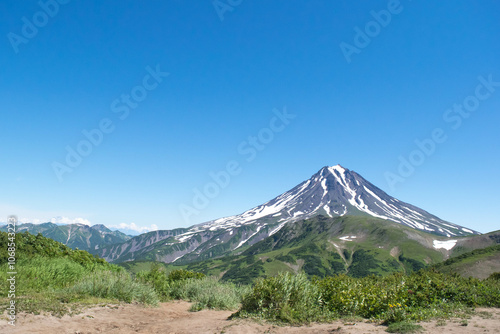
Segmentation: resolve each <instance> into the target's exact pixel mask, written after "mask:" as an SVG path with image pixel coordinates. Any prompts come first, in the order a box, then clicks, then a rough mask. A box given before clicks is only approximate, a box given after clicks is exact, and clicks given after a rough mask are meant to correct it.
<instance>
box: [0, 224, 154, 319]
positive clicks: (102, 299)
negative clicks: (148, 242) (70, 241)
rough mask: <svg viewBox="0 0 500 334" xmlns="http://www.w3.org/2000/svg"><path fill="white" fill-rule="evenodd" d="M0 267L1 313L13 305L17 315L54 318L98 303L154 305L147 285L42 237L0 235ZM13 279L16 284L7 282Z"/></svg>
mask: <svg viewBox="0 0 500 334" xmlns="http://www.w3.org/2000/svg"><path fill="white" fill-rule="evenodd" d="M13 243H14V244H15V245H14V246H13ZM14 248H15V249H14ZM14 252H15V254H14ZM13 258H14V259H13ZM0 266H1V267H3V268H4V270H1V271H0V308H2V309H3V310H5V309H6V308H7V306H8V305H10V303H11V301H15V304H16V309H17V311H25V312H34V313H38V312H40V311H48V312H51V313H52V314H57V315H61V314H65V313H68V312H74V311H77V310H78V309H79V308H80V307H82V306H84V305H95V304H98V303H106V302H118V301H125V302H132V301H135V302H142V303H150V304H155V303H157V302H158V297H157V295H156V293H155V292H154V290H153V289H152V288H151V287H150V286H148V285H145V284H141V283H140V282H137V281H135V280H133V278H132V277H131V276H130V274H129V273H127V272H126V271H125V270H124V269H123V268H121V267H119V266H116V265H113V264H109V263H107V262H106V261H105V260H104V259H101V258H98V257H96V256H94V255H92V254H90V253H88V252H86V251H83V250H75V249H71V248H70V247H68V246H66V245H63V244H62V243H60V242H57V241H55V240H52V239H50V238H46V237H44V236H42V235H41V234H38V235H33V234H30V233H28V232H23V233H17V234H16V235H15V238H14V237H13V236H12V235H10V236H9V234H8V233H6V232H0ZM7 268H8V270H7ZM9 272H14V273H15V274H11V273H9ZM12 276H14V281H12V280H9V281H8V280H7V279H11V278H12ZM12 287H15V288H12ZM12 296H14V299H12Z"/></svg>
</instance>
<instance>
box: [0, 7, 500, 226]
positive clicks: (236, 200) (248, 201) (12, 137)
mask: <svg viewBox="0 0 500 334" xmlns="http://www.w3.org/2000/svg"><path fill="white" fill-rule="evenodd" d="M61 2H68V3H64V4H59V3H58V2H57V3H56V2H53V1H48V0H42V3H49V5H47V6H46V9H45V10H46V11H48V12H50V15H48V14H45V12H41V11H43V10H44V9H42V7H41V6H40V4H39V3H38V1H34V0H30V1H16V0H6V1H2V2H1V3H0V13H1V14H0V15H1V18H0V31H1V33H2V34H1V43H0V65H1V77H0V78H1V80H0V100H1V101H2V106H1V115H2V122H1V123H0V126H1V131H0V139H1V142H2V145H1V146H0V159H1V161H2V163H1V164H0V178H1V185H2V191H1V195H0V221H5V220H7V216H8V215H10V214H16V215H18V216H19V218H20V219H21V220H23V221H48V220H51V219H53V218H55V217H59V218H55V221H60V222H61V221H62V222H64V221H66V222H72V221H88V222H90V223H91V224H98V223H101V224H106V225H112V226H118V225H119V224H127V225H130V224H132V223H134V224H135V225H136V226H139V227H148V228H151V227H152V228H155V226H156V227H157V228H160V229H170V228H175V227H181V226H189V225H192V224H195V223H201V222H204V221H207V220H210V219H215V218H219V217H222V216H228V215H232V214H238V213H241V212H243V211H245V210H247V209H250V208H252V207H254V206H256V205H258V204H261V203H263V202H265V201H267V200H269V199H271V198H273V197H275V196H276V195H278V194H281V193H282V192H284V191H286V190H288V189H290V188H292V187H293V186H295V185H296V184H298V183H299V182H301V181H303V180H305V179H307V178H309V177H310V176H311V175H312V174H314V173H315V172H317V171H318V170H319V169H320V168H321V167H323V166H325V165H335V164H341V165H342V166H344V167H346V168H349V169H351V170H355V171H356V172H358V173H360V174H361V175H363V176H364V177H365V178H366V179H368V180H369V181H371V182H372V183H374V184H375V185H377V186H378V187H380V188H381V189H383V190H385V191H386V192H388V193H389V194H390V195H392V196H395V197H396V198H399V199H400V200H403V201H407V202H409V203H412V204H414V205H417V206H419V207H421V208H423V209H425V210H427V211H429V212H431V213H433V214H435V215H437V216H439V217H441V218H443V219H445V220H448V221H451V222H453V223H457V224H461V225H464V226H467V227H469V228H474V229H476V230H479V231H481V232H488V231H492V230H496V229H499V228H500V218H499V215H498V213H497V208H498V202H500V195H499V191H498V189H500V178H499V177H498V171H499V170H500V155H499V153H500V152H499V150H500V131H499V130H498V129H499V126H500V113H499V111H500V85H499V84H498V83H497V84H489V86H488V87H489V88H488V87H485V86H484V84H481V81H480V80H479V79H478V77H482V78H483V79H484V80H486V81H488V78H489V76H490V79H491V80H492V81H494V82H500V41H499V39H500V38H499V37H500V20H498V13H499V11H500V4H499V3H498V2H496V1H481V2H480V3H479V2H476V1H460V2H457V1H439V2H436V1H409V0H402V1H401V2H400V3H399V5H395V4H394V3H393V2H392V1H363V2H358V1H356V2H355V3H353V2H352V1H289V0H286V1H285V0H281V1H264V0H260V1H248V0H243V1H240V2H238V1H234V0H233V1H232V2H229V1H228V0H221V1H219V3H218V7H217V8H216V7H215V6H214V4H213V2H212V1H210V0H205V1H197V2H196V4H194V2H188V1H117V0H115V1H77V0H73V1H67V0H66V1H62V0H61ZM54 3H56V4H57V6H55V5H54ZM229 3H233V4H234V5H235V6H232V5H230V4H229ZM238 3H239V4H238ZM388 8H389V9H390V10H391V11H392V12H388V11H386V12H382V13H381V14H379V16H380V17H379V20H385V21H383V22H382V21H381V22H382V24H381V23H375V22H376V21H375V18H374V16H373V14H371V11H375V12H376V13H380V11H382V10H387V9H388ZM387 13H389V14H390V22H388V21H389V18H388V16H387V15H385V16H384V14H387ZM375 16H377V15H375ZM23 18H24V19H23ZM221 18H222V19H221ZM33 28H34V29H36V30H34V29H33ZM366 29H368V33H369V35H371V37H370V36H368V35H367V36H362V35H361V34H360V33H359V31H361V32H362V33H363V34H365V33H366ZM370 29H371V30H370ZM357 35H358V36H357ZM363 37H365V38H364V40H363ZM367 39H368V40H367ZM356 43H357V46H356ZM342 45H343V46H344V47H342ZM346 45H350V49H348V50H351V51H352V50H353V48H356V52H354V53H353V52H351V51H349V52H351V53H350V54H349V52H347V53H348V54H347V57H346V56H345V54H344V53H346V51H345V50H346V49H345V46H346ZM343 50H344V51H343ZM348 60H349V61H350V62H348ZM154 71H160V72H162V73H160V75H158V74H157V75H156V78H157V80H155V79H154V77H153V76H151V75H150V74H149V72H154ZM164 72H168V73H169V75H168V76H167V75H166V74H164ZM491 80H490V81H491ZM480 85H483V86H481V87H479V88H478V86H480ZM146 86H147V87H148V89H149V90H146V89H145V88H144V87H146ZM488 89H489V90H488ZM132 93H133V94H135V95H134V96H135V98H136V99H137V100H133V99H134V97H132V100H129V101H128V102H127V101H126V98H127V97H126V96H127V95H129V96H130V95H131V94H132ZM144 93H145V94H147V95H146V96H144ZM141 94H142V95H141ZM477 94H479V95H478V96H479V97H480V98H481V99H479V98H478V97H476V96H477ZM139 100H140V101H139ZM464 101H466V102H464ZM127 103H128V105H127ZM463 103H469V105H468V108H469V109H471V110H473V111H471V112H470V113H468V115H467V117H465V116H460V114H459V113H458V112H455V111H453V110H452V111H450V112H447V110H448V109H450V108H453V105H454V104H457V105H462V104H463ZM284 107H286V110H287V112H288V113H289V114H293V115H295V116H296V117H295V118H293V119H290V120H289V121H288V123H289V124H287V125H285V126H282V125H283V124H282V123H279V121H277V120H275V119H274V118H273V117H275V114H274V113H273V110H274V109H277V110H280V111H283V108H284ZM127 109H128V110H127ZM127 111H128V114H126V112H127ZM120 117H121V118H120ZM270 122H271V123H273V126H274V129H275V130H281V131H274V132H272V131H270V130H265V128H269V126H270ZM103 124H104V125H103ZM99 126H103V129H104V130H106V131H107V133H102V138H100V137H99V135H96V136H95V137H94V141H95V142H96V143H97V144H96V145H94V144H92V146H90V149H89V147H88V146H85V145H86V144H85V143H83V144H82V141H85V140H86V137H85V136H84V134H83V133H82V131H84V130H86V131H91V130H93V129H96V128H99ZM435 129H441V130H442V136H441V137H443V136H446V140H445V141H444V142H442V140H441V142H438V143H436V142H434V143H435V145H436V147H435V149H434V150H433V152H431V153H430V154H428V155H425V157H424V159H422V156H421V155H419V154H420V153H415V150H418V146H417V145H416V144H415V140H417V139H418V140H424V139H426V138H432V132H433V131H434V130H435ZM99 131H101V130H99ZM95 133H96V132H94V134H95ZM259 134H260V135H261V139H263V140H264V141H265V142H266V143H265V144H263V143H262V142H258V143H257V144H255V145H256V147H258V148H259V149H260V150H259V151H257V150H255V152H257V153H256V154H255V155H253V154H252V153H251V143H250V141H249V139H248V137H249V136H257V138H259V137H258V135H259ZM270 136H272V137H273V138H272V140H271V137H270ZM441 137H440V138H441ZM441 139H442V138H441ZM258 140H260V139H258ZM79 143H80V149H81V150H83V151H82V152H88V150H90V151H91V152H90V153H89V154H88V155H87V156H85V157H83V158H82V159H81V162H79V163H76V162H75V161H73V165H74V166H76V167H71V166H69V165H67V164H66V162H65V159H66V155H67V153H68V151H67V148H70V149H73V150H76V149H77V147H78V145H79ZM87 144H88V143H87ZM238 147H240V149H238ZM85 149H87V151H85ZM412 153H413V155H412ZM410 156H412V158H413V161H414V162H415V163H416V164H418V166H415V167H414V171H413V172H412V173H408V174H405V176H404V177H403V178H404V182H400V181H401V179H398V181H397V182H396V183H395V184H393V186H391V185H390V182H388V181H387V172H391V173H393V175H396V174H397V173H398V166H399V165H400V160H399V157H404V158H406V159H409V158H410ZM250 158H253V159H250ZM418 159H420V160H418ZM247 160H252V161H250V162H249V161H247ZM422 160H423V161H422ZM230 161H235V162H237V163H238V164H239V165H238V166H239V168H240V169H241V170H240V173H239V174H237V175H232V176H231V177H230V181H229V184H228V185H227V186H226V187H224V188H223V189H219V191H218V194H217V195H216V196H214V198H212V199H210V200H209V203H208V204H206V203H204V205H203V208H202V209H200V210H197V211H198V212H197V213H196V214H192V215H191V216H190V217H189V220H186V219H184V218H183V216H182V215H181V213H180V210H179V207H180V205H181V204H184V205H187V206H192V205H193V203H192V201H193V196H194V189H195V188H198V189H200V190H202V189H203V188H204V186H205V185H207V184H208V183H209V182H210V181H211V177H210V174H209V173H210V172H211V171H213V172H217V171H221V170H224V169H226V165H227V163H228V162H230ZM57 163H59V165H57ZM55 165H57V166H59V176H60V177H58V175H57V173H56V172H55V169H54V166H55ZM62 165H65V166H66V167H65V168H67V169H61V166H62ZM68 169H71V172H69V171H68ZM61 173H62V175H61ZM409 174H411V175H409ZM400 177H401V175H400ZM199 208H201V206H199ZM153 224H154V225H155V226H153Z"/></svg>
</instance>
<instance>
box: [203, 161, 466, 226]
mask: <svg viewBox="0 0 500 334" xmlns="http://www.w3.org/2000/svg"><path fill="white" fill-rule="evenodd" d="M319 214H322V215H325V216H329V217H337V216H344V215H370V216H373V217H377V218H382V219H387V220H391V221H393V222H396V223H400V224H404V225H407V226H409V227H413V228H416V229H419V230H424V231H427V232H431V233H436V234H441V235H445V236H459V235H468V234H471V233H474V231H471V230H469V229H466V228H463V227H461V226H458V225H455V224H452V223H449V222H446V221H444V220H442V219H439V218H438V217H436V216H434V215H431V214H430V213H428V212H427V211H424V210H422V209H420V208H417V207H416V206H413V205H411V204H408V203H404V202H401V201H399V200H398V199H396V198H394V197H391V196H389V195H388V194H386V193H385V192H384V191H382V190H381V189H379V188H377V187H376V186H374V185H373V184H371V183H370V182H368V181H367V180H365V179H364V178H363V177H362V176H361V175H359V174H357V173H356V172H354V171H350V170H349V169H346V168H344V167H342V166H340V165H336V166H333V167H323V168H322V169H321V170H320V171H319V172H317V173H316V174H314V175H313V176H312V177H311V178H310V179H309V180H307V181H304V182H302V183H301V184H299V185H298V186H296V187H295V188H293V189H291V190H289V191H287V192H285V193H283V194H281V195H280V196H278V197H276V198H274V199H272V200H270V201H269V202H267V203H265V204H262V205H259V206H257V207H255V208H253V209H251V210H248V211H246V212H244V213H242V214H240V215H236V216H231V217H225V218H220V219H217V220H213V221H210V222H207V223H204V224H200V225H198V226H197V227H198V228H200V229H210V230H216V229H220V228H231V227H237V226H241V225H245V224H253V223H257V222H259V221H263V220H266V221H268V222H271V221H272V222H280V225H279V226H278V227H277V229H278V228H280V227H282V226H283V225H284V224H286V223H288V222H292V221H297V220H301V219H306V218H310V217H313V216H316V215H319ZM277 229H275V230H274V231H273V232H276V231H277Z"/></svg>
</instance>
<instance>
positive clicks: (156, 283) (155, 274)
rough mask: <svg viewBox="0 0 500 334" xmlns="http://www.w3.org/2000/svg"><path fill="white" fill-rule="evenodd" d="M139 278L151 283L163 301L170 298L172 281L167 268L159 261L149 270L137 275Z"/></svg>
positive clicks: (141, 280)
mask: <svg viewBox="0 0 500 334" xmlns="http://www.w3.org/2000/svg"><path fill="white" fill-rule="evenodd" d="M136 278H137V280H139V281H140V282H142V283H145V284H149V285H151V286H152V287H153V288H154V290H155V291H156V293H157V294H158V296H159V297H160V299H161V300H162V301H165V300H168V299H170V283H169V279H168V276H167V274H166V273H165V270H164V269H163V268H162V267H161V266H160V265H159V264H157V263H155V264H153V265H152V266H151V270H149V271H141V272H138V273H137V275H136Z"/></svg>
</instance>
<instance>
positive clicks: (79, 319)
mask: <svg viewBox="0 0 500 334" xmlns="http://www.w3.org/2000/svg"><path fill="white" fill-rule="evenodd" d="M190 306H191V304H190V303H188V302H184V301H175V302H169V303H162V304H161V305H160V307H158V308H152V307H144V306H141V305H117V306H106V307H94V308H90V309H87V310H85V311H84V312H83V313H81V314H78V315H73V316H64V317H62V318H57V317H54V316H51V315H33V314H19V315H18V321H17V323H16V326H15V327H12V326H11V325H9V324H7V321H6V320H5V314H4V315H3V316H2V319H1V320H0V333H5V334H10V333H12V334H18V333H19V334H21V333H22V334H25V333H36V334H49V333H50V334H53V333H58V334H59V333H60V334H63V333H64V334H94V333H110V334H118V333H120V334H136V333H148V334H155V333H162V334H163V333H172V334H173V333H175V334H184V333H212V334H213V333H227V334H232V333H234V334H236V333H238V334H240V333H243V334H244V333H280V334H281V333H282V334H284V333H301V334H302V333H386V332H385V329H386V327H385V326H381V325H378V324H374V323H369V322H345V321H335V322H333V323H329V324H311V325H307V326H301V327H291V326H284V327H282V326H276V325H272V324H267V323H258V322H256V321H252V320H228V317H229V316H230V315H231V314H232V313H233V312H231V311H212V310H203V311H200V312H189V311H188V310H189V307H190ZM476 311H477V314H476V315H474V316H473V317H472V318H470V319H467V320H466V321H464V320H462V319H451V320H445V321H432V322H426V323H421V324H420V325H421V326H422V327H424V329H425V332H426V333H453V334H462V333H500V309H478V310H476Z"/></svg>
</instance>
